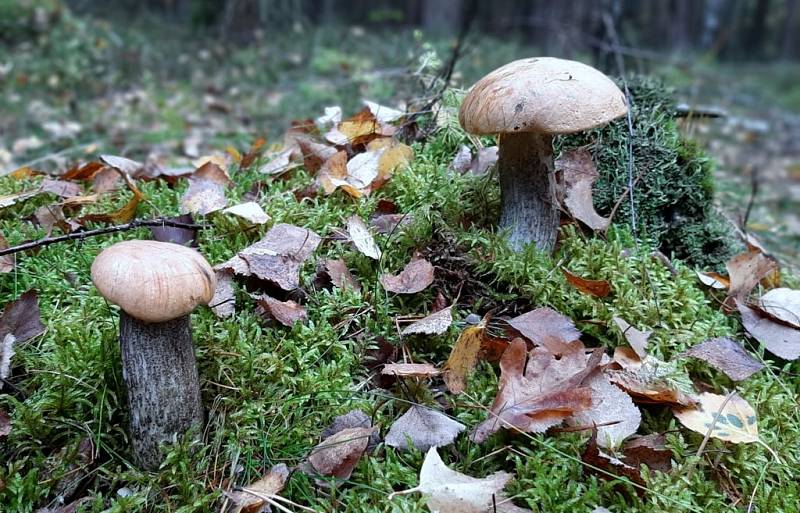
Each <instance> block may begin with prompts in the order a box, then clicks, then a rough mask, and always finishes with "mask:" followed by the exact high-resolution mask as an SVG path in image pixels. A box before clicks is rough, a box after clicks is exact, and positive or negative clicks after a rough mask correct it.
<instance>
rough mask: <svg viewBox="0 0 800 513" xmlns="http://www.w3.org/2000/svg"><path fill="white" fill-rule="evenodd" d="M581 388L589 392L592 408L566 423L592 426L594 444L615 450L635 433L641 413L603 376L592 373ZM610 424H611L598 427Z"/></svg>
mask: <svg viewBox="0 0 800 513" xmlns="http://www.w3.org/2000/svg"><path fill="white" fill-rule="evenodd" d="M584 384H585V385H586V386H588V387H589V388H590V389H591V390H592V406H591V407H590V408H588V409H586V410H582V411H578V412H576V413H575V414H574V415H573V416H572V417H570V418H569V419H568V420H567V423H568V424H570V425H572V426H595V425H596V426H598V427H597V444H598V445H599V446H600V447H604V448H607V449H616V448H618V447H619V446H621V445H622V442H623V441H624V440H625V439H626V438H628V437H629V436H631V435H632V434H634V433H636V430H637V429H639V423H640V422H641V421H642V412H640V411H639V408H637V407H636V405H635V404H633V401H632V400H631V397H630V396H629V395H628V394H626V393H625V392H623V391H622V390H620V389H619V388H618V387H616V386H615V385H613V384H611V382H610V381H609V380H608V377H607V376H606V375H605V374H602V373H596V374H594V375H593V376H591V377H590V378H589V379H587V380H586V381H585V382H584ZM610 422H615V424H611V425H601V424H606V423H610Z"/></svg>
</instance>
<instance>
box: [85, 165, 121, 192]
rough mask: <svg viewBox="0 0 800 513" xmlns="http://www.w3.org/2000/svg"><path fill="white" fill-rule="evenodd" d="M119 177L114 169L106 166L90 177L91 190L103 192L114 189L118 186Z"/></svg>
mask: <svg viewBox="0 0 800 513" xmlns="http://www.w3.org/2000/svg"><path fill="white" fill-rule="evenodd" d="M121 178H122V177H121V176H120V174H119V172H118V171H117V170H116V169H114V168H111V167H106V168H104V169H102V170H100V171H99V172H98V173H97V174H96V175H94V178H92V191H94V193H95V194H105V193H107V192H111V191H115V190H117V189H118V188H119V183H120V181H121Z"/></svg>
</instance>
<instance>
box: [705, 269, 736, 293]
mask: <svg viewBox="0 0 800 513" xmlns="http://www.w3.org/2000/svg"><path fill="white" fill-rule="evenodd" d="M697 278H698V279H699V280H700V282H702V284H703V285H705V286H707V287H711V288H712V289H717V290H724V289H727V288H728V287H730V286H731V281H730V280H729V279H728V277H727V276H723V275H721V274H719V273H715V272H706V273H702V272H700V271H697Z"/></svg>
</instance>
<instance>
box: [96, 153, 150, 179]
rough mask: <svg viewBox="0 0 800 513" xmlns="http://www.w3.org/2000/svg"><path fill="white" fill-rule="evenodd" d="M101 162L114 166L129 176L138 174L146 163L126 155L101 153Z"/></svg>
mask: <svg viewBox="0 0 800 513" xmlns="http://www.w3.org/2000/svg"><path fill="white" fill-rule="evenodd" d="M100 162H102V163H103V164H105V165H107V166H108V167H113V168H114V169H118V170H120V171H121V172H122V174H126V175H128V176H136V175H137V174H138V173H139V172H140V171H141V170H142V168H143V167H144V164H142V163H141V162H137V161H135V160H131V159H128V158H125V157H118V156H116V155H100Z"/></svg>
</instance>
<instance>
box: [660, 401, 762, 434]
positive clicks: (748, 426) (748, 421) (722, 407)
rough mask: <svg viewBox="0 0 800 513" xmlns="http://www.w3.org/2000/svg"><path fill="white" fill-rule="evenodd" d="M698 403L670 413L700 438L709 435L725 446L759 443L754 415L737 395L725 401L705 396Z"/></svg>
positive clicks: (747, 404)
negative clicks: (729, 444)
mask: <svg viewBox="0 0 800 513" xmlns="http://www.w3.org/2000/svg"><path fill="white" fill-rule="evenodd" d="M697 400H698V404H697V406H696V407H692V408H675V409H673V413H674V414H675V417H677V418H678V420H679V421H680V423H681V424H683V425H684V426H686V427H687V428H689V429H691V430H692V431H695V432H697V433H700V434H701V435H705V434H706V433H708V432H709V431H710V432H711V434H710V436H712V437H714V438H719V439H720V440H725V441H727V442H733V443H753V442H760V439H759V438H758V423H757V421H756V412H755V410H754V409H753V407H752V406H750V403H748V402H747V401H745V400H744V399H742V398H741V397H740V396H739V394H736V393H733V394H732V395H731V396H730V398H728V397H726V396H724V395H718V394H712V393H709V392H704V393H702V394H700V395H699V396H698V397H697ZM726 400H727V402H726ZM715 419H716V420H715Z"/></svg>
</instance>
